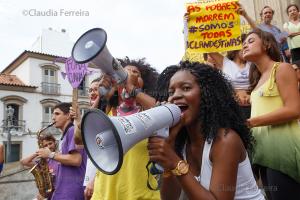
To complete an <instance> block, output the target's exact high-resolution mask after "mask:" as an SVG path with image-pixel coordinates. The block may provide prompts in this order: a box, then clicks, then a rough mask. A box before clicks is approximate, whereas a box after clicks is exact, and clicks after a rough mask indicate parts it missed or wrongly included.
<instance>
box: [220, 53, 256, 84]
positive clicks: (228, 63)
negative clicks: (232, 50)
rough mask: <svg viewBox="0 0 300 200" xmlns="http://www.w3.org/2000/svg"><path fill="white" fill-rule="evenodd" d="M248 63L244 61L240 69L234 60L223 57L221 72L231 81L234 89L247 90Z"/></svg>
mask: <svg viewBox="0 0 300 200" xmlns="http://www.w3.org/2000/svg"><path fill="white" fill-rule="evenodd" d="M250 65H251V63H250V62H246V65H245V67H244V68H242V69H241V68H239V66H238V65H237V64H236V63H235V62H233V61H232V60H229V59H228V58H227V57H224V60H223V73H224V74H225V75H226V77H227V79H228V80H229V81H230V82H231V84H232V86H233V88H234V89H242V90H247V89H248V88H249V86H250V83H249V70H250Z"/></svg>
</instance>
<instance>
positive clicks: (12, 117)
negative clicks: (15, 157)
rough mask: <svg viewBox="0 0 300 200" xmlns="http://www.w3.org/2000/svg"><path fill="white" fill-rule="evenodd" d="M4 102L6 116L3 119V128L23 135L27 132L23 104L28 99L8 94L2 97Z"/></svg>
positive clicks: (5, 130)
mask: <svg viewBox="0 0 300 200" xmlns="http://www.w3.org/2000/svg"><path fill="white" fill-rule="evenodd" d="M1 101H3V103H4V108H5V109H4V113H3V114H4V115H3V116H4V118H3V120H2V129H3V131H4V132H7V131H8V130H10V131H12V132H14V133H17V134H18V135H22V134H23V133H24V132H25V125H26V124H25V120H23V104H24V103H26V102H27V100H26V99H24V98H23V97H19V96H14V95H11V96H6V97H3V98H2V99H1Z"/></svg>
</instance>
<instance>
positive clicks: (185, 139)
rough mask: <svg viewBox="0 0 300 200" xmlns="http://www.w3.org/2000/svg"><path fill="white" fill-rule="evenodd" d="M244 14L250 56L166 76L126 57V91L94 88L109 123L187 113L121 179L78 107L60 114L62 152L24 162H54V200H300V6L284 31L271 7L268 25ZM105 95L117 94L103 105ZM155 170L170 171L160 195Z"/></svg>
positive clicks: (137, 155)
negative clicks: (91, 153) (163, 111)
mask: <svg viewBox="0 0 300 200" xmlns="http://www.w3.org/2000/svg"><path fill="white" fill-rule="evenodd" d="M236 11H237V13H239V14H240V15H241V16H243V17H244V18H245V19H246V20H247V21H248V23H249V24H250V26H251V27H252V29H253V30H252V31H250V33H247V34H243V35H242V40H243V48H242V49H241V50H236V51H230V52H227V53H226V55H225V54H220V53H208V54H205V55H204V56H205V60H206V63H205V64H204V63H199V62H189V61H181V62H180V63H179V64H175V65H171V66H169V67H167V68H166V69H165V70H164V71H163V72H162V73H161V74H160V75H159V73H158V72H157V71H156V70H155V69H154V68H153V67H151V66H150V64H148V63H146V61H145V59H137V60H131V59H129V58H128V57H126V58H124V59H119V62H120V63H121V65H122V66H123V67H124V69H125V70H126V71H127V73H128V78H127V80H126V82H125V83H124V84H123V85H115V83H114V82H113V81H112V79H111V78H110V77H109V76H107V75H102V77H101V78H98V79H96V80H94V81H92V82H91V84H90V89H89V98H90V106H91V108H94V109H95V108H98V109H101V110H102V111H103V112H105V113H106V114H107V115H108V116H127V115H131V114H134V113H137V112H141V111H143V110H147V109H150V108H152V107H154V106H156V104H157V103H158V102H159V104H160V103H166V102H168V103H172V104H176V105H177V106H178V107H179V108H180V109H181V112H182V113H181V119H180V122H179V123H178V124H177V125H175V126H174V127H170V130H169V137H168V138H167V139H164V138H159V137H152V138H150V139H149V140H148V139H145V140H143V141H141V142H139V143H138V144H136V145H135V146H134V147H133V148H132V149H130V151H129V152H127V153H126V154H125V155H124V162H123V165H122V167H121V169H120V171H119V172H118V173H116V174H114V175H106V174H104V173H102V172H101V171H98V170H96V168H95V167H94V166H93V163H92V162H90V161H89V160H88V161H87V155H86V152H85V149H84V146H83V144H82V138H81V137H80V136H81V118H80V116H79V111H78V110H75V109H74V108H72V107H71V104H69V103H61V104H58V105H57V106H56V107H55V109H54V115H53V121H54V122H55V126H56V127H57V128H59V129H61V130H62V132H63V135H62V138H61V146H60V151H59V152H58V151H56V150H55V146H53V145H52V147H51V148H52V149H51V148H50V147H49V146H47V145H46V144H45V148H42V149H39V150H37V151H36V153H34V154H33V155H31V156H30V157H29V158H27V159H25V161H26V162H25V161H24V159H23V161H22V163H23V164H24V165H27V166H31V165H33V162H32V160H33V159H34V158H46V159H49V161H51V160H53V161H55V163H56V169H55V176H56V177H55V180H56V183H55V186H56V188H55V190H54V192H53V195H52V199H53V200H55V199H59V200H64V199H66V200H67V199H68V200H77V199H78V200H81V199H86V200H89V199H93V200H107V199H109V200H110V199H111V200H119V199H120V200H124V199H125V200H132V199H165V200H172V199H180V200H183V199H191V200H192V199H197V200H199V199H222V200H227V199H245V200H246V199H253V200H261V199H268V200H277V199H284V198H286V199H298V198H299V197H300V123H299V118H300V92H299V91H300V18H299V16H300V15H299V7H298V6H297V5H296V4H291V5H289V6H288V7H287V9H286V12H287V15H288V17H289V21H288V22H286V23H285V24H284V25H283V27H284V30H283V31H281V30H280V29H279V28H278V27H276V26H275V25H272V19H273V15H274V13H275V11H274V10H273V9H272V8H271V7H270V6H264V7H263V8H262V10H261V13H260V16H261V21H262V22H261V24H256V23H254V21H253V20H252V19H251V17H250V16H249V15H248V14H247V12H246V10H245V9H244V8H243V6H242V5H241V4H239V8H238V9H237V10H236ZM187 18H188V14H185V19H187ZM185 25H186V24H185ZM185 34H187V33H186V32H185ZM185 37H186V36H185ZM111 86H112V87H111ZM99 87H106V88H110V92H109V93H108V94H107V95H106V96H104V97H102V96H101V95H100V94H99V92H98V88H99ZM45 140H47V138H46V139H45ZM51 140H53V138H50V141H51ZM52 142H53V143H54V144H55V141H52ZM52 152H54V153H52ZM148 161H153V162H156V163H158V164H160V166H162V168H163V169H164V171H163V173H162V174H160V176H158V179H159V180H158V182H159V183H160V184H159V186H160V188H158V189H159V191H155V190H153V188H151V189H150V188H149V186H148V187H147V181H149V180H150V182H151V181H152V182H155V181H157V179H155V178H154V176H153V175H151V174H149V172H148V171H147V169H146V165H147V163H148ZM0 163H1V160H0ZM87 163H88V164H87ZM86 166H87V167H86ZM0 167H1V166H0ZM86 168H87V169H86ZM0 172H1V168H0ZM152 176H153V177H152ZM84 177H86V178H84ZM156 178H157V177H156ZM84 179H86V181H85V182H84ZM259 182H262V185H261V184H259ZM39 198H42V197H39Z"/></svg>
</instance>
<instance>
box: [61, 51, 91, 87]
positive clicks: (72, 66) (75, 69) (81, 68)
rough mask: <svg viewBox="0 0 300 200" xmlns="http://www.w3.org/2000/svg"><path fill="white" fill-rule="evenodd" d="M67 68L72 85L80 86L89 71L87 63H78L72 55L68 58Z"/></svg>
mask: <svg viewBox="0 0 300 200" xmlns="http://www.w3.org/2000/svg"><path fill="white" fill-rule="evenodd" d="M65 70H66V73H67V77H68V80H69V82H70V83H71V85H72V87H73V88H78V86H79V85H80V83H81V82H82V80H83V79H84V76H85V74H86V73H87V64H86V63H85V64H79V63H76V62H75V61H74V60H73V59H72V57H70V58H68V59H67V60H66V63H65Z"/></svg>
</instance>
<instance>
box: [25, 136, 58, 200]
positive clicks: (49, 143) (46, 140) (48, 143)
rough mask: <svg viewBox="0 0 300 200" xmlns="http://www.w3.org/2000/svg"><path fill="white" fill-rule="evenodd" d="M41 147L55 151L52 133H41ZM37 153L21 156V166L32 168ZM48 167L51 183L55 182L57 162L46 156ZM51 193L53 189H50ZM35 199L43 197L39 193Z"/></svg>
mask: <svg viewBox="0 0 300 200" xmlns="http://www.w3.org/2000/svg"><path fill="white" fill-rule="evenodd" d="M39 140H40V142H41V144H42V147H43V148H47V149H49V150H50V151H51V152H53V153H55V152H56V146H57V145H56V140H55V138H54V136H53V135H50V134H46V135H42V136H40V138H39ZM37 156H38V154H37V153H33V154H31V155H30V156H28V157H26V158H23V159H22V160H21V161H20V162H21V164H22V165H23V166H26V167H30V168H32V167H33V166H34V165H36V164H37V163H38V162H39V159H37ZM47 162H48V168H49V173H50V174H51V177H52V183H53V184H54V182H55V175H56V173H57V168H58V162H56V161H55V160H53V159H50V158H48V159H47ZM53 188H55V185H53ZM52 193H53V191H52ZM52 193H51V194H49V197H48V199H51V196H52ZM37 199H38V200H41V199H44V197H43V196H42V195H41V194H38V195H37Z"/></svg>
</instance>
